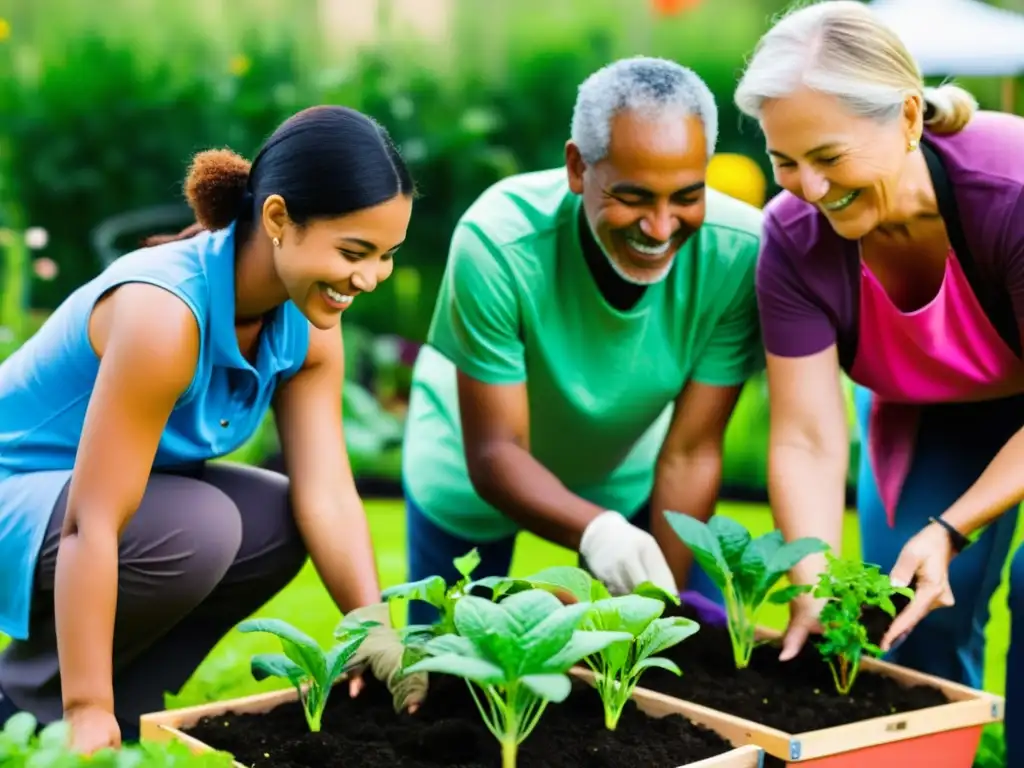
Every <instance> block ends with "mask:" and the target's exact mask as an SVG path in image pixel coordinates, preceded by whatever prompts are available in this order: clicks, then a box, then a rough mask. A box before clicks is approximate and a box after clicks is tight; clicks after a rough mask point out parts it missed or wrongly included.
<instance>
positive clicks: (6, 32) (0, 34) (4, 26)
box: [0, 18, 11, 41]
mask: <svg viewBox="0 0 1024 768" xmlns="http://www.w3.org/2000/svg"><path fill="white" fill-rule="evenodd" d="M10 36H11V23H10V22H9V21H7V19H4V18H0V41H3V40H6V39H7V38H8V37H10Z"/></svg>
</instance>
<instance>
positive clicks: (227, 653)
mask: <svg viewBox="0 0 1024 768" xmlns="http://www.w3.org/2000/svg"><path fill="white" fill-rule="evenodd" d="M366 507H367V513H368V515H369V518H370V525H371V528H372V532H373V538H374V543H375V545H376V550H377V564H378V568H379V570H380V576H381V580H382V582H383V586H385V587H387V586H390V585H393V584H399V583H401V582H403V581H404V580H405V519H404V515H403V508H402V503H401V502H400V501H397V500H396V501H392V500H385V501H368V502H367V504H366ZM718 512H719V513H720V514H725V515H728V516H729V517H732V518H735V519H737V520H739V521H740V522H742V523H743V524H744V525H746V526H747V527H748V529H749V530H750V531H751V532H752V533H753V534H754V535H759V534H761V533H764V532H767V531H768V530H770V529H771V525H772V523H771V518H770V516H769V515H768V511H767V508H766V507H765V506H763V505H758V504H738V503H722V504H721V505H719V508H718ZM1020 538H1021V532H1020V530H1018V541H1019V540H1020ZM843 553H844V554H845V555H849V556H857V555H859V554H860V541H859V536H858V531H857V521H856V518H855V517H854V516H853V515H852V514H848V515H847V516H846V520H845V533H844V540H843ZM575 563H576V559H575V555H574V554H573V553H571V552H569V551H567V550H565V549H563V548H561V547H557V546H554V545H552V544H549V543H547V542H545V541H543V540H541V539H538V538H537V537H535V536H532V535H530V534H522V535H521V536H520V538H519V541H518V543H517V547H516V553H515V557H514V558H513V562H512V572H513V574H514V575H527V574H529V573H532V572H535V571H537V570H539V569H540V568H542V567H545V566H549V565H574V564H575ZM260 615H264V616H274V617H277V618H281V619H285V620H287V621H289V622H291V623H292V624H294V625H295V626H297V627H299V628H301V629H303V630H304V631H306V632H307V633H309V634H310V635H312V636H313V637H315V638H317V639H319V640H320V641H321V642H323V643H324V644H327V643H330V642H331V639H332V637H331V636H332V632H333V630H334V627H335V625H336V624H337V622H338V619H339V613H338V610H337V608H335V607H334V605H333V603H332V602H331V600H330V598H329V597H328V596H327V593H326V592H325V590H324V588H323V586H322V585H321V583H320V580H319V579H318V577H317V575H316V572H315V571H314V570H313V569H312V567H311V566H310V565H307V566H306V568H305V569H304V570H303V571H302V572H301V573H300V574H299V576H298V577H297V578H296V579H295V581H294V582H293V583H292V584H291V585H289V586H288V588H287V589H285V590H284V591H283V592H282V593H281V594H279V595H278V596H277V597H276V598H275V599H274V600H272V601H271V602H270V603H268V604H267V605H266V606H265V607H264V608H263V610H262V611H260ZM763 620H764V623H765V624H767V625H769V626H772V627H776V628H782V627H784V626H785V620H786V611H785V608H783V607H781V606H767V607H766V608H765V613H764V618H763ZM988 637H989V644H988V654H987V659H986V662H987V663H986V675H985V688H986V689H987V690H990V691H993V692H996V693H1000V694H1001V693H1002V692H1003V689H1004V683H1005V673H1006V648H1007V644H1008V641H1009V621H1008V615H1007V608H1006V584H1005V580H1004V584H1003V585H1002V586H1001V587H1000V589H999V590H998V591H997V592H996V594H995V596H994V597H993V600H992V620H991V622H990V624H989V627H988ZM279 650H280V647H279V645H278V644H277V641H276V640H275V639H274V638H272V637H269V636H265V635H260V634H246V635H243V634H241V633H239V632H237V631H233V632H231V633H230V634H229V635H228V636H227V637H225V638H224V640H222V641H221V643H220V644H219V645H217V647H216V648H214V650H213V651H212V652H211V653H210V655H209V657H207V659H206V661H204V662H203V664H202V665H201V666H200V667H199V669H197V670H196V673H195V675H193V677H192V678H191V679H190V680H189V682H188V683H187V684H186V685H185V687H184V688H183V689H182V691H181V692H180V694H179V695H178V696H168V700H167V704H168V707H180V706H187V705H190V704H196V703H202V702H207V701H215V700H222V699H227V698H233V697H237V696H244V695H247V694H251V693H256V692H259V691H266V690H271V689H273V688H279V687H281V685H282V683H281V682H280V681H265V682H263V683H256V682H255V681H254V680H253V679H252V677H251V676H250V675H249V663H248V661H249V657H250V656H252V655H253V654H255V653H262V652H273V651H279ZM1000 734H1001V731H1000V729H998V728H993V729H991V730H990V732H989V733H987V734H986V739H985V744H984V745H983V750H982V753H983V754H982V755H981V756H980V758H979V763H978V764H979V765H984V766H985V767H986V768H996V766H1001V765H1004V764H1005V762H1004V761H1003V760H1002V759H1001V736H1000Z"/></svg>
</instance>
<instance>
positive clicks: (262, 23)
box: [0, 0, 782, 487]
mask: <svg viewBox="0 0 1024 768" xmlns="http://www.w3.org/2000/svg"><path fill="white" fill-rule="evenodd" d="M432 1H433V0H424V2H432ZM342 2H343V0H333V3H334V5H335V7H340V5H338V3H342ZM344 2H347V0H344ZM400 3H401V0H378V2H376V4H375V5H374V8H375V9H376V10H375V11H374V13H375V14H376V18H375V19H374V21H375V23H376V24H378V26H379V30H378V34H377V35H376V36H375V37H374V39H373V40H372V41H371V43H370V44H357V43H359V41H358V40H355V39H349V37H348V33H347V28H346V26H345V23H344V20H342V22H338V21H337V20H334V21H331V17H330V14H329V13H327V12H326V11H327V10H329V8H328V6H331V5H332V0H321V1H318V0H292V1H291V2H288V1H286V0H259V2H254V3H252V4H241V3H238V4H234V3H216V2H211V0H179V2H175V3H160V2H157V0H105V2H104V3H103V4H102V6H98V5H97V4H95V3H92V2H81V0H34V2H33V3H27V4H22V3H19V4H16V6H17V7H14V8H11V9H10V11H9V12H8V11H5V10H3V8H4V6H3V4H0V20H2V21H4V22H6V24H7V30H8V35H7V37H6V39H4V40H0V71H7V72H9V73H11V76H10V77H0V110H2V115H0V217H3V219H2V220H0V226H3V225H4V222H6V223H7V226H11V225H12V222H14V221H16V220H17V222H18V223H19V226H20V225H21V224H22V223H23V224H24V226H36V227H42V228H44V229H45V230H46V231H47V232H48V234H49V241H48V244H47V247H46V248H45V251H44V255H46V256H48V257H50V258H52V259H53V260H54V261H56V263H57V265H58V267H59V272H58V275H57V277H56V278H55V279H53V280H50V281H43V280H41V279H39V278H36V277H34V276H32V274H31V271H30V270H29V269H28V268H27V266H24V267H19V270H20V272H21V274H24V275H25V280H27V281H31V296H32V303H33V305H34V306H36V307H39V308H44V309H49V308H53V307H55V306H56V305H57V304H58V303H59V302H60V301H61V300H62V299H63V298H64V297H65V296H66V295H67V294H68V293H69V292H70V291H72V290H73V289H74V288H75V287H76V286H78V285H80V284H81V283H83V282H85V281H87V280H88V279H90V278H91V277H92V276H94V275H95V274H97V273H98V272H99V271H100V270H101V269H102V266H103V264H102V261H101V259H100V258H99V254H98V253H97V252H96V250H95V248H94V246H93V243H92V242H91V239H90V237H91V235H92V233H93V232H94V230H95V229H96V227H98V226H99V225H101V224H102V223H103V222H104V221H109V220H110V218H111V217H114V216H117V215H119V214H123V213H125V212H129V211H137V210H140V209H146V208H150V207H153V206H163V205H166V204H168V203H174V202H179V203H180V202H181V201H182V192H181V184H182V179H183V178H184V176H185V173H186V170H187V166H188V163H189V160H190V158H191V156H192V155H193V153H195V152H196V151H198V150H201V149H204V148H208V147H216V146H230V147H231V148H232V149H234V150H235V151H237V152H239V153H241V154H242V155H244V156H247V157H252V155H253V154H254V153H255V151H256V150H257V148H258V146H259V145H260V143H261V142H262V141H263V139H264V138H265V137H266V136H267V135H268V134H269V133H270V132H272V131H273V129H274V128H275V127H276V126H277V125H278V124H279V123H280V122H281V121H282V120H283V119H285V118H286V117H288V116H289V115H291V114H292V113H294V112H295V111H297V110H299V109H301V108H303V107H306V106H309V105H312V104H317V103H339V104H346V105H350V106H353V107H356V108H358V109H361V110H364V111H366V112H368V113H369V114H371V115H373V116H374V117H376V118H377V119H379V120H380V121H381V122H382V123H383V124H384V125H386V126H387V128H388V129H389V130H390V131H391V133H392V135H393V136H394V138H395V139H396V141H397V142H398V143H399V145H400V147H401V148H402V151H403V154H404V155H405V157H406V158H407V159H408V161H409V162H410V164H411V166H412V169H413V172H414V174H415V177H416V179H417V183H418V186H419V191H420V195H421V197H420V198H419V200H418V201H417V203H416V209H415V212H414V216H413V222H412V224H411V227H410V233H409V239H408V244H407V245H406V246H405V247H403V249H402V251H401V252H400V253H399V255H398V258H397V267H396V271H395V274H394V276H393V278H392V279H391V280H389V281H387V282H386V283H384V284H383V285H382V286H381V287H379V288H378V290H377V291H376V293H375V295H374V297H373V299H372V300H370V301H365V302H360V303H359V304H358V305H357V306H354V307H353V309H352V310H351V313H350V314H349V315H346V324H347V325H349V326H360V327H362V328H364V329H366V330H367V331H369V332H371V333H373V334H397V335H398V336H401V337H404V338H407V339H412V340H416V341H421V340H422V339H423V338H424V336H425V333H426V327H427V324H428V322H429V319H430V315H431V313H432V310H433V297H434V295H435V293H436V289H437V284H438V281H439V279H440V276H441V272H442V270H443V267H444V262H445V258H446V252H447V247H448V242H449V238H450V234H451V231H452V228H453V226H454V224H455V221H456V220H457V219H458V217H459V216H460V215H461V214H462V212H463V211H464V210H465V209H466V207H467V206H468V205H469V204H470V203H471V202H472V201H473V200H474V199H475V198H476V197H477V195H478V194H479V193H480V192H481V191H482V190H483V189H484V188H486V187H487V186H488V185H490V184H492V183H493V182H495V181H497V180H499V179H501V178H502V177H504V176H507V175H509V174H513V173H517V172H521V171H527V170H534V169H539V168H545V167H552V166H556V165H559V164H561V163H562V161H563V148H564V142H565V139H566V137H567V133H568V126H569V121H570V118H571V111H572V105H573V102H574V100H575V96H576V88H577V86H578V84H579V83H580V82H581V81H582V80H583V79H584V78H585V77H586V76H587V75H588V74H590V73H591V72H592V71H594V70H595V69H597V68H598V67H600V66H601V65H603V64H605V63H607V62H609V61H611V60H613V59H615V58H618V57H621V56H626V55H633V54H636V53H641V52H642V53H647V54H653V55H661V56H666V57H668V58H674V59H677V60H679V61H681V62H683V63H685V64H687V65H688V66H691V67H693V68H694V69H695V70H696V71H697V72H698V73H699V74H700V75H701V76H702V77H703V78H704V79H705V80H706V81H707V82H708V84H709V86H710V87H711V88H712V90H713V92H714V93H716V94H717V97H718V104H719V108H720V111H721V114H720V139H719V151H722V152H738V153H742V154H746V155H748V156H750V157H753V158H755V159H757V161H758V162H759V163H762V164H763V163H764V152H763V144H762V140H761V138H760V135H759V132H758V131H757V129H756V127H754V126H753V125H751V124H750V123H749V122H747V123H745V122H743V121H741V120H740V118H739V115H738V113H737V112H736V110H735V108H734V107H733V105H732V100H731V93H732V88H733V86H734V83H735V79H736V75H737V72H738V70H739V68H740V67H741V65H742V62H743V59H744V57H745V55H746V54H747V52H748V51H749V50H750V49H751V47H752V46H753V44H754V42H755V41H756V39H757V37H758V35H759V34H761V32H762V31H763V30H764V28H765V27H766V24H767V20H768V18H769V16H770V15H771V14H772V13H775V12H776V11H777V10H778V9H779V8H780V7H781V5H782V3H780V2H778V1H777V0H730V10H731V13H730V16H729V19H728V21H727V22H726V23H723V19H722V15H721V12H720V11H716V10H715V7H714V3H713V2H710V1H706V2H703V3H700V4H698V5H697V7H696V8H694V9H692V10H689V11H687V12H685V13H682V14H680V15H677V16H669V17H663V16H658V15H657V14H655V13H653V11H652V10H651V5H650V4H649V3H647V2H641V0H517V2H516V3H476V2H470V1H465V0H452V2H450V3H448V2H446V0H437V8H439V9H441V8H442V7H444V8H447V11H446V12H447V13H448V14H449V15H448V17H447V22H446V24H447V30H448V32H447V34H445V35H444V36H443V39H441V40H436V39H435V40H430V39H424V38H423V37H422V36H420V37H416V36H415V35H411V34H409V33H408V31H407V29H408V24H403V18H402V15H401V5H400ZM364 5H367V4H366V3H364ZM370 5H373V4H370ZM367 7H369V5H367ZM405 7H406V8H408V3H406V4H405ZM5 14H6V15H5ZM352 37H353V38H354V37H356V36H355V35H354V34H353V36H352ZM763 167H765V166H763ZM765 170H766V171H767V168H766V167H765ZM184 214H187V210H185V211H184ZM187 223H189V222H188V220H187V219H186V218H184V216H183V218H182V220H181V222H180V225H181V226H184V225H185V224H187ZM144 234H148V232H137V233H131V234H130V236H126V237H124V238H122V241H121V242H118V243H117V244H116V245H117V247H118V248H119V249H120V250H122V251H125V250H128V249H130V248H133V247H135V245H136V244H137V242H138V238H139V237H141V236H142V235H144ZM8 253H9V254H11V255H12V256H13V255H15V252H14V251H12V250H8ZM22 260H23V261H25V255H24V252H22ZM8 266H10V264H8ZM5 293H8V294H9V292H6V291H5ZM20 294H21V295H22V296H23V297H24V296H25V295H27V293H26V292H24V291H20ZM7 303H8V304H13V300H12V299H11V298H10V296H9V295H8V297H7ZM21 304H24V301H22V302H21ZM11 313H14V310H13V309H12V310H11ZM19 336H21V337H23V334H21V333H19ZM763 390H764V384H763V380H757V381H755V382H752V383H751V385H750V386H749V387H748V388H747V390H746V391H745V393H744V396H743V399H742V401H741V404H740V407H739V410H738V412H737V414H736V417H735V419H734V424H733V426H732V428H731V429H730V435H729V446H728V456H729V459H728V461H729V467H728V468H727V475H728V476H729V477H731V478H734V479H742V480H743V481H744V483H745V484H746V483H747V482H749V483H750V484H752V485H755V486H762V487H763V482H764V453H765V447H766V444H767V404H766V402H765V400H764V391H763ZM364 395H366V392H364V391H360V392H355V391H354V390H353V392H352V399H351V402H346V404H345V407H346V413H347V414H348V415H349V416H350V417H351V419H352V420H353V422H355V421H356V420H360V419H361V420H360V421H359V423H360V424H363V425H364V426H365V427H366V429H365V430H363V431H360V430H359V428H357V427H352V428H349V427H348V426H347V429H348V430H349V432H350V434H349V436H348V437H349V440H350V442H354V443H358V444H359V445H363V444H364V443H365V445H364V446H363V447H364V448H365V451H362V452H361V451H360V450H359V448H358V446H357V445H352V446H350V448H352V449H353V454H354V461H355V462H356V463H357V464H359V465H360V466H363V467H375V468H377V469H380V470H384V471H387V472H388V473H392V472H395V471H397V458H396V456H397V452H396V451H395V450H394V449H393V448H384V447H380V446H384V445H388V446H390V445H391V440H392V438H391V435H392V433H393V431H394V424H392V423H391V422H390V421H389V422H388V424H389V426H388V429H386V430H383V432H382V434H380V435H376V436H374V435H373V434H372V431H373V430H374V429H377V428H378V427H379V426H380V424H379V422H380V419H381V418H383V417H384V414H383V413H373V412H374V408H372V407H371V405H372V404H370V403H369V402H368V401H367V400H366V398H365V397H364ZM377 410H378V411H379V410H380V409H379V406H378V408H377ZM368 413H373V415H372V418H368V419H363V418H362V417H363V416H365V415H366V414H368ZM275 445H276V440H275V438H274V435H273V429H272V425H269V424H268V426H267V429H265V430H262V431H261V433H260V434H258V435H256V436H255V437H254V438H253V440H252V441H250V444H248V445H247V446H245V448H243V449H242V450H241V452H240V453H239V456H244V457H246V458H248V459H250V460H255V459H257V458H258V457H259V456H261V455H265V454H266V453H267V452H268V451H272V450H273V449H274V447H275ZM357 469H358V468H357Z"/></svg>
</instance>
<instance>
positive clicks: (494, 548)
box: [405, 493, 724, 624]
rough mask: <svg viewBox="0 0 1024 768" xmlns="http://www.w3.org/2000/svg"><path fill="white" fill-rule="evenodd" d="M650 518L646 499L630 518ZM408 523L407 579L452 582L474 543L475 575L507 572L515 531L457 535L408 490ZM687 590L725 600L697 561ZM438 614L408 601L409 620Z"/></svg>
mask: <svg viewBox="0 0 1024 768" xmlns="http://www.w3.org/2000/svg"><path fill="white" fill-rule="evenodd" d="M650 520H651V515H650V505H649V504H646V503H645V504H644V505H643V507H641V509H640V510H639V511H638V512H637V514H636V515H635V516H634V517H633V518H632V521H631V522H632V523H633V524H634V525H636V526H637V527H639V528H643V529H644V530H648V529H649V526H650ZM405 523H406V534H405V535H406V552H407V555H406V557H407V561H406V565H407V571H408V575H407V577H406V579H407V581H419V580H420V579H425V578H427V577H428V576H434V575H437V576H442V577H443V578H444V580H445V583H446V584H453V583H454V582H456V581H458V579H459V578H460V575H459V573H458V571H456V570H455V566H453V565H452V560H454V559H455V558H456V557H459V556H461V555H464V554H466V553H467V552H468V551H469V550H471V549H472V548H473V547H476V548H477V551H478V552H479V553H480V565H479V567H478V568H477V569H476V570H475V571H474V572H473V578H474V579H481V578H484V577H486V576H506V575H508V572H509V567H510V566H511V564H512V552H513V549H514V547H515V539H516V537H515V535H512V536H508V537H507V538H503V539H498V540H497V541H491V542H485V543H482V544H481V543H478V542H473V541H470V540H468V539H463V538H461V537H459V536H455V535H453V534H451V533H448V531H446V530H444V529H443V528H440V527H439V526H437V525H435V524H434V523H433V522H431V520H430V519H429V518H428V517H427V516H426V515H425V514H424V513H423V510H422V509H421V508H420V506H419V505H418V504H417V503H416V502H415V501H413V499H412V498H411V497H410V496H409V494H408V493H406V496H405ZM687 590H690V591H694V592H697V593H699V594H700V595H703V596H704V597H707V598H709V599H711V600H713V601H714V602H716V603H717V604H719V605H723V603H724V601H723V599H722V593H721V592H720V591H719V589H718V587H716V586H715V584H714V583H713V582H712V581H711V579H709V578H708V577H707V575H706V574H705V573H704V572H703V571H702V570H701V569H700V567H699V566H697V564H696V563H694V565H693V568H692V569H691V570H690V576H689V581H688V583H687ZM436 618H437V611H436V610H435V609H434V607H433V606H431V605H429V604H427V603H424V602H423V601H421V600H411V601H409V623H410V624H430V623H432V622H433V621H434V620H435V619H436Z"/></svg>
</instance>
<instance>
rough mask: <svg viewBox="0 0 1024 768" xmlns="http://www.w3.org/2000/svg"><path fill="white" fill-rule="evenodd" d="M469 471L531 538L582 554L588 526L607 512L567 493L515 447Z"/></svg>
mask: <svg viewBox="0 0 1024 768" xmlns="http://www.w3.org/2000/svg"><path fill="white" fill-rule="evenodd" d="M473 463H474V464H475V466H474V467H471V469H470V477H471V479H472V481H473V486H474V488H475V489H476V492H477V493H478V494H480V496H481V498H483V499H484V501H486V502H487V503H489V504H491V505H492V506H494V507H496V508H497V509H499V510H500V511H501V512H503V513H504V514H505V515H507V516H508V517H509V518H511V519H512V520H514V521H515V522H517V523H518V524H519V525H521V526H522V527H523V528H525V529H526V530H528V531H530V532H531V533H534V534H536V535H537V536H540V537H541V538H544V539H547V540H548V541H551V542H554V543H555V544H559V545H561V546H563V547H567V548H568V549H572V550H579V547H580V539H581V538H582V536H583V531H584V530H585V529H586V527H587V525H588V524H589V523H590V521H591V520H593V519H594V518H595V517H597V516H598V515H599V514H601V513H602V512H604V511H605V510H603V509H602V508H601V507H599V506H597V505H596V504H591V503H590V502H589V501H586V500H585V499H582V498H580V497H579V496H577V495H576V494H574V493H572V492H571V491H569V489H567V488H566V487H565V486H564V485H563V484H562V483H561V482H560V481H559V480H558V478H557V477H555V475H554V474H553V473H552V472H551V471H550V470H548V469H547V468H546V467H544V465H543V464H541V463H540V462H539V461H537V460H536V459H535V458H534V457H533V456H531V455H530V453H529V452H528V451H526V450H525V449H523V448H521V447H520V446H518V445H515V444H514V443H511V442H509V443H504V444H502V445H500V446H495V447H494V448H492V449H490V450H489V451H488V453H487V455H486V456H485V457H482V458H478V459H477V460H476V461H475V462H473Z"/></svg>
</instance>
